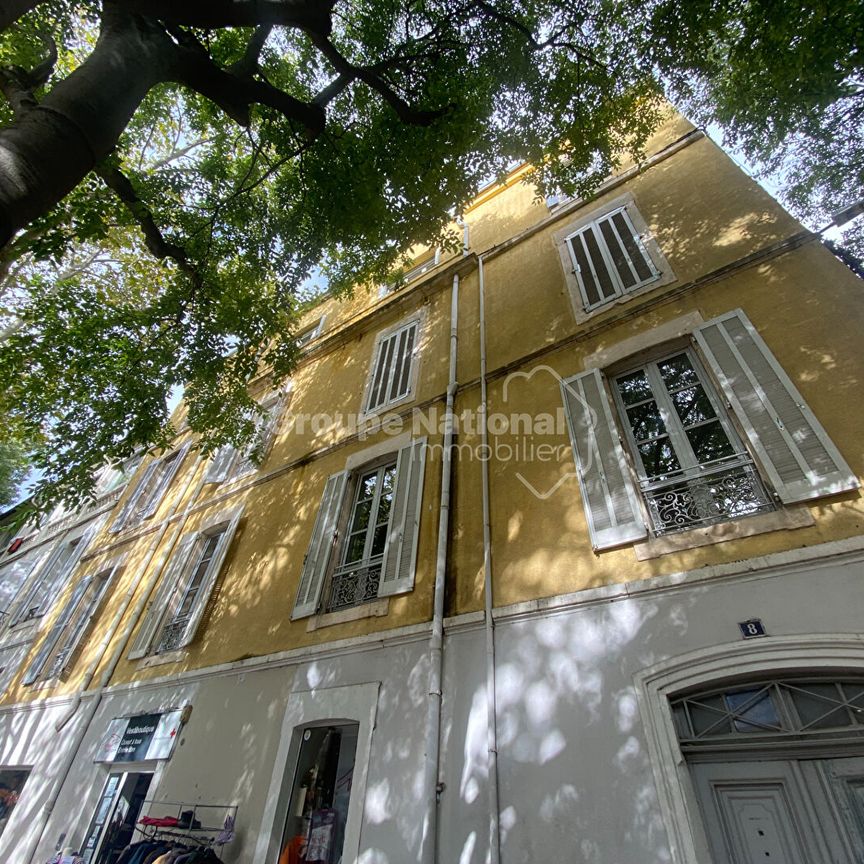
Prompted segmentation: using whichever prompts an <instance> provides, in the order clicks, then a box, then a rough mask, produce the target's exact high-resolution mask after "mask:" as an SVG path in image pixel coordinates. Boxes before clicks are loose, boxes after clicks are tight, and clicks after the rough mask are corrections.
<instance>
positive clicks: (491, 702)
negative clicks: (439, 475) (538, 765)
mask: <svg viewBox="0 0 864 864" xmlns="http://www.w3.org/2000/svg"><path fill="white" fill-rule="evenodd" d="M477 267H478V278H479V282H480V287H479V293H480V322H479V323H480V415H481V416H480V450H481V453H482V454H483V456H482V458H481V460H480V470H481V475H482V486H481V488H482V495H483V600H484V612H485V614H484V630H485V635H486V722H487V729H486V736H487V746H488V750H489V780H488V785H489V858H488V861H489V864H498V862H499V861H500V858H501V842H500V831H499V828H500V825H499V817H498V812H499V811H498V721H497V715H496V707H495V622H494V621H493V619H492V600H493V597H492V532H491V529H490V520H489V456H490V455H491V454H490V450H489V429H488V424H487V422H486V418H487V416H488V411H489V403H488V396H487V392H486V286H485V281H484V274H483V256H482V255H481V256H479V257H478V259H477Z"/></svg>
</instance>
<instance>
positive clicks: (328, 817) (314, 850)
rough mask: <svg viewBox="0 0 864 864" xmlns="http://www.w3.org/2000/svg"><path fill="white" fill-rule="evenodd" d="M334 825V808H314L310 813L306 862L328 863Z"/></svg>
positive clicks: (313, 863)
mask: <svg viewBox="0 0 864 864" xmlns="http://www.w3.org/2000/svg"><path fill="white" fill-rule="evenodd" d="M335 826H336V811H335V810H332V809H324V810H316V811H314V812H313V813H312V824H311V827H310V830H309V842H308V843H307V845H306V864H330V850H331V849H332V848H333V831H334V828H335Z"/></svg>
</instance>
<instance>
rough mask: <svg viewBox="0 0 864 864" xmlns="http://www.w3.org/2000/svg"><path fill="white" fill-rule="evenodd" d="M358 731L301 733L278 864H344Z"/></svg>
mask: <svg viewBox="0 0 864 864" xmlns="http://www.w3.org/2000/svg"><path fill="white" fill-rule="evenodd" d="M358 731H359V724H357V723H340V724H338V725H337V724H333V725H327V726H315V727H311V728H306V729H304V730H303V731H302V733H301V744H300V753H299V757H298V759H297V769H296V771H295V773H294V783H293V786H292V788H291V798H290V803H289V809H288V814H287V817H286V820H285V828H284V831H283V832H282V843H281V847H280V856H279V864H300V862H305V864H332V862H338V861H341V860H342V847H343V845H344V842H345V825H346V822H347V819H348V802H349V800H350V798H351V785H352V779H353V776H354V762H355V757H356V755H357V734H358Z"/></svg>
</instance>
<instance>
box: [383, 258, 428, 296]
mask: <svg viewBox="0 0 864 864" xmlns="http://www.w3.org/2000/svg"><path fill="white" fill-rule="evenodd" d="M415 261H416V259H415ZM440 263H441V250H440V249H439V248H437V247H436V248H435V249H434V250H432V252H431V253H429V254H428V255H427V256H426V257H425V258H422V259H421V260H420V261H419V262H418V263H415V264H413V265H412V266H411V267H409V268H408V269H407V270H405V271H404V272H403V273H402V275H401V277H399V278H398V279H394V280H393V281H392V282H388V283H386V284H385V285H382V286H381V287H380V288H379V290H378V296H379V297H386V296H387V295H388V294H390V293H391V292H393V291H395V290H396V289H397V288H401V287H402V286H403V285H407V284H408V283H409V282H413V281H414V280H415V279H419V278H420V277H421V276H422V275H423V274H424V273H428V272H429V271H430V270H432V269H434V268H435V267H437V266H438V265H439V264H440Z"/></svg>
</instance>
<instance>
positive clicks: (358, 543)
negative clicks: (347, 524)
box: [345, 530, 366, 564]
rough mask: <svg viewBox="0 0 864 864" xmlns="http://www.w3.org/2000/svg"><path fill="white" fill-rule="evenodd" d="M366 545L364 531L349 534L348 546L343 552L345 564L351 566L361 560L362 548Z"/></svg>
mask: <svg viewBox="0 0 864 864" xmlns="http://www.w3.org/2000/svg"><path fill="white" fill-rule="evenodd" d="M365 545H366V531H365V530H364V531H361V532H359V533H358V534H351V535H350V536H349V537H348V545H347V548H346V552H345V563H346V564H353V563H354V562H355V561H360V560H361V559H362V558H363V548H364V547H365Z"/></svg>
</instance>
